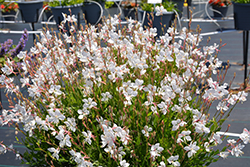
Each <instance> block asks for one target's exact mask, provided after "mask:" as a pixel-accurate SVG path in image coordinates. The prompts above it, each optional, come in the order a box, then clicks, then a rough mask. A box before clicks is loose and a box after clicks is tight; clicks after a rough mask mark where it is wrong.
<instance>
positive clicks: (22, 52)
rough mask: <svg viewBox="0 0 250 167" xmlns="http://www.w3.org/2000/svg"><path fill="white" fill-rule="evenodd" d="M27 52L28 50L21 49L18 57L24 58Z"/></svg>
mask: <svg viewBox="0 0 250 167" xmlns="http://www.w3.org/2000/svg"><path fill="white" fill-rule="evenodd" d="M26 53H27V51H20V52H19V53H18V55H17V57H18V58H19V59H23V58H24V57H25V55H26Z"/></svg>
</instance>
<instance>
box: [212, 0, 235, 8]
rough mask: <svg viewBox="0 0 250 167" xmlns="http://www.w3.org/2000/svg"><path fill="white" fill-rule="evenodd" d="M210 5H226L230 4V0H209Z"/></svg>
mask: <svg viewBox="0 0 250 167" xmlns="http://www.w3.org/2000/svg"><path fill="white" fill-rule="evenodd" d="M208 3H209V4H210V5H211V6H217V7H226V6H230V5H231V4H232V2H231V0H209V2H208Z"/></svg>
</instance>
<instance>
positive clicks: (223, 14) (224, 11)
mask: <svg viewBox="0 0 250 167" xmlns="http://www.w3.org/2000/svg"><path fill="white" fill-rule="evenodd" d="M212 7H213V9H214V10H215V11H213V13H214V17H226V16H227V10H228V6H226V7H217V6H212ZM216 11H218V12H220V13H218V12H216Z"/></svg>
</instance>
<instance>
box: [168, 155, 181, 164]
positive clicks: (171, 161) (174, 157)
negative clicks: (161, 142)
mask: <svg viewBox="0 0 250 167" xmlns="http://www.w3.org/2000/svg"><path fill="white" fill-rule="evenodd" d="M178 159H179V155H176V156H171V157H169V158H168V159H167V161H168V163H169V164H172V165H173V166H180V163H179V162H178V161H177V160H178Z"/></svg>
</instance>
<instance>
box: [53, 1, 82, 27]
mask: <svg viewBox="0 0 250 167" xmlns="http://www.w3.org/2000/svg"><path fill="white" fill-rule="evenodd" d="M83 2H84V0H61V1H59V0H54V1H50V2H49V3H48V4H49V7H50V8H51V10H52V13H53V16H54V19H55V21H56V23H57V25H60V24H61V22H62V21H63V20H64V17H65V16H63V15H62V13H64V14H66V15H75V16H76V19H80V18H79V17H80V16H79V14H80V11H81V6H82V3H83ZM69 9H70V10H69ZM78 24H79V21H78ZM66 29H68V28H66Z"/></svg>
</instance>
